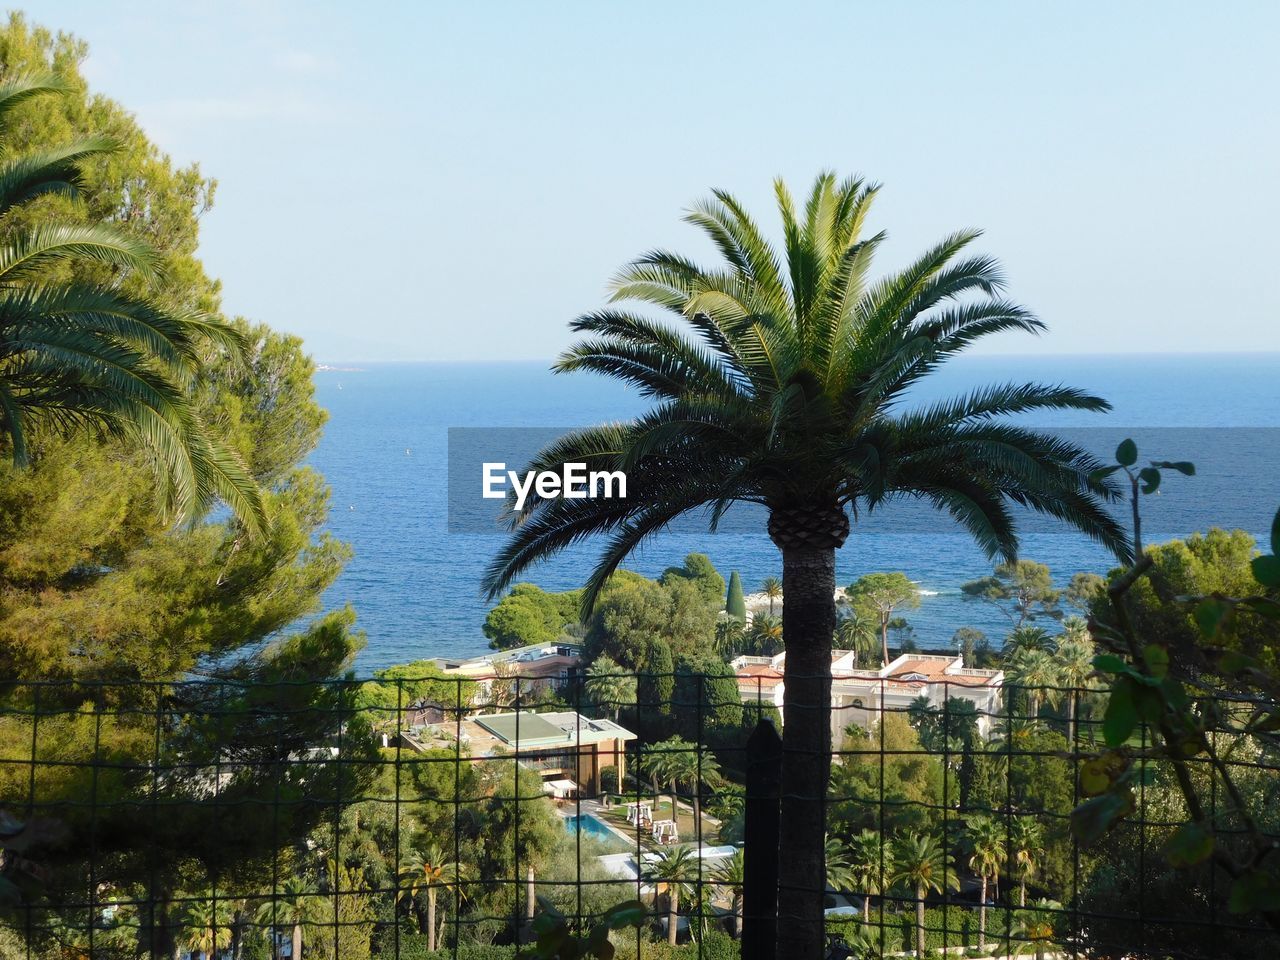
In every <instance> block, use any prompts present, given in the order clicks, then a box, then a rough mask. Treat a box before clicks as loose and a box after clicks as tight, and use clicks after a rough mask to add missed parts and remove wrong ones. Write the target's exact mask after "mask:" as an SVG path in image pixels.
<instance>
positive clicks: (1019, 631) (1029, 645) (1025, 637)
mask: <svg viewBox="0 0 1280 960" xmlns="http://www.w3.org/2000/svg"><path fill="white" fill-rule="evenodd" d="M1052 649H1053V638H1052V637H1050V636H1049V631H1048V630H1046V629H1045V628H1044V627H1035V626H1031V625H1029V624H1028V625H1024V626H1021V627H1014V628H1013V629H1012V630H1011V631H1009V636H1008V639H1006V640H1005V644H1004V650H1005V656H1007V657H1012V656H1014V655H1015V654H1018V653H1021V652H1022V651H1024V650H1052Z"/></svg>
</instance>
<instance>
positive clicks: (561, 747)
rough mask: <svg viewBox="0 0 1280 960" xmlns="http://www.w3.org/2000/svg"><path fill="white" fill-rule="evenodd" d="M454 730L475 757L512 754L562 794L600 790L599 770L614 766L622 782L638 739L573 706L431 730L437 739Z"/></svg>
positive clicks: (492, 716)
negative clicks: (628, 750)
mask: <svg viewBox="0 0 1280 960" xmlns="http://www.w3.org/2000/svg"><path fill="white" fill-rule="evenodd" d="M455 730H456V732H457V733H458V735H459V736H460V739H461V745H462V747H463V748H464V749H466V750H468V751H469V752H470V754H471V756H472V757H473V758H475V759H493V758H496V757H514V758H516V759H517V760H518V761H519V762H520V764H521V765H522V766H524V767H526V768H528V769H530V770H534V771H537V773H538V774H540V775H541V777H542V780H543V784H544V786H545V787H546V789H547V792H548V793H550V794H552V795H554V796H556V797H561V798H568V797H569V796H570V795H572V794H574V793H578V794H581V795H583V796H588V797H592V796H596V795H597V794H599V793H600V790H601V785H600V774H601V771H603V770H604V769H605V768H606V767H615V768H616V769H617V773H618V782H622V778H623V777H624V776H625V774H626V764H627V755H626V743H627V741H629V740H634V739H636V735H635V734H634V733H632V732H631V731H630V730H627V729H626V728H625V727H622V726H620V725H619V724H617V723H614V722H613V721H612V720H589V719H587V718H586V717H584V716H582V715H581V714H579V713H575V712H573V711H572V710H565V711H561V712H558V713H526V712H520V713H490V714H480V715H477V716H472V717H468V718H467V719H465V720H463V721H462V723H461V724H460V725H455V724H453V723H440V724H434V725H433V726H432V727H431V728H430V731H431V733H432V734H433V736H434V737H435V738H436V739H444V740H452V739H453V737H454V734H455Z"/></svg>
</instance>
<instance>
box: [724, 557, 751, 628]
mask: <svg viewBox="0 0 1280 960" xmlns="http://www.w3.org/2000/svg"><path fill="white" fill-rule="evenodd" d="M724 610H725V613H727V614H729V616H731V617H734V618H736V619H737V620H739V621H740V622H742V623H746V622H747V603H746V601H745V600H743V599H742V578H741V577H739V576H738V571H737V570H735V571H733V573H731V574H729V593H728V595H727V596H726V597H725V601H724Z"/></svg>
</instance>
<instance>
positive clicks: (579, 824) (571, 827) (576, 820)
mask: <svg viewBox="0 0 1280 960" xmlns="http://www.w3.org/2000/svg"><path fill="white" fill-rule="evenodd" d="M564 828H565V829H566V830H568V831H569V832H570V833H577V832H579V831H581V832H582V833H583V834H585V835H586V836H588V837H591V838H592V839H594V840H599V841H600V842H601V843H603V844H606V845H607V846H609V847H611V848H614V849H619V848H623V843H622V841H621V840H620V839H619V837H618V835H617V834H616V833H614V832H613V831H612V830H610V829H609V828H608V827H607V826H605V825H604V824H603V823H601V822H600V820H599V819H598V818H596V817H593V816H592V815H591V814H589V813H582V814H579V815H578V816H576V817H565V819H564Z"/></svg>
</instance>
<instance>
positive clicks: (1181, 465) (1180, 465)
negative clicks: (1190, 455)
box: [1151, 460, 1196, 477]
mask: <svg viewBox="0 0 1280 960" xmlns="http://www.w3.org/2000/svg"><path fill="white" fill-rule="evenodd" d="M1151 465H1152V466H1153V467H1159V468H1160V469H1161V470H1177V471H1178V472H1179V473H1180V474H1182V475H1183V476H1184V477H1194V476H1195V475H1196V465H1195V464H1194V463H1191V462H1190V461H1187V460H1152V461H1151Z"/></svg>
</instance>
